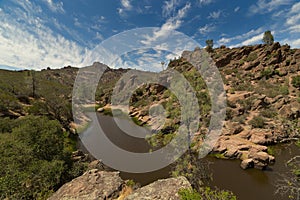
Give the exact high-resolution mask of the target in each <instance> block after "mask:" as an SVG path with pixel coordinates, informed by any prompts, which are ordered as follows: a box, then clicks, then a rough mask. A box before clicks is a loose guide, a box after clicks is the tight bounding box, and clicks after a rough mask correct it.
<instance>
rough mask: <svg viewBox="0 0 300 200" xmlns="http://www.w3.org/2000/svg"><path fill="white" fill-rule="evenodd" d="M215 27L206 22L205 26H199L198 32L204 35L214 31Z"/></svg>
mask: <svg viewBox="0 0 300 200" xmlns="http://www.w3.org/2000/svg"><path fill="white" fill-rule="evenodd" d="M215 28H216V27H215V26H214V25H213V24H206V25H205V26H203V27H200V28H199V32H200V33H201V34H202V35H206V34H208V33H210V32H212V31H214V30H215Z"/></svg>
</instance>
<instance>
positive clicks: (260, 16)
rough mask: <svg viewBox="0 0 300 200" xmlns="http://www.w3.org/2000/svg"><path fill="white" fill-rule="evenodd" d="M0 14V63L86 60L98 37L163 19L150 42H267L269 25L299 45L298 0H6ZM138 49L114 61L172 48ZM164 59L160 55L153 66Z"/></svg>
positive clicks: (33, 65) (36, 65)
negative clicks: (176, 36)
mask: <svg viewBox="0 0 300 200" xmlns="http://www.w3.org/2000/svg"><path fill="white" fill-rule="evenodd" d="M0 19H1V23H0V52H1V54H0V66H12V67H17V68H30V69H43V68H46V67H48V66H49V67H51V68H61V67H63V66H66V65H72V66H78V67H80V66H85V65H88V64H91V63H89V62H93V61H101V59H102V58H99V57H101V55H100V54H98V55H96V56H95V55H94V54H93V53H91V52H93V50H94V48H95V47H97V45H99V44H101V42H103V41H105V40H107V39H109V38H111V37H112V36H114V35H116V34H119V33H122V32H123V31H127V30H132V29H135V28H143V27H157V29H155V31H154V32H153V36H152V38H151V40H148V42H153V41H154V40H155V39H157V37H164V36H165V37H166V36H168V34H169V32H170V31H178V32H181V33H183V34H185V35H187V36H188V37H190V38H192V39H193V40H195V41H196V42H197V43H199V44H200V45H201V46H205V40H207V39H213V40H214V44H215V46H219V45H223V44H224V45H226V46H228V47H236V46H243V45H252V44H257V43H261V39H262V35H263V33H264V31H266V30H271V31H272V33H273V35H274V37H275V40H276V41H279V42H280V43H282V44H285V43H288V44H290V45H291V46H292V47H294V48H299V47H300V37H299V35H300V2H299V1H298V0H249V1H241V0H240V1H238V0H226V1H225V0H190V1H186V0H185V1H184V0H165V1H163V0H73V1H71V0H0ZM148 36H149V35H148ZM149 37H150V36H149ZM140 39H141V40H142V39H143V38H142V37H140ZM144 39H145V38H144ZM148 39H149V38H148ZM173 42H174V41H173ZM191 48H192V47H191ZM193 48H194V47H193ZM137 52H140V53H142V54H143V55H144V54H145V53H146V54H147V55H148V58H147V59H146V58H145V57H144V58H143V59H144V60H142V61H141V60H140V62H135V61H132V60H131V61H130V62H129V61H128V60H127V62H126V61H125V58H127V59H128V57H131V59H132V58H135V59H137V57H141V56H137ZM128 54H130V53H128ZM150 54H151V56H149V55H150ZM132 55H134V56H128V55H127V56H126V55H124V56H122V58H121V59H120V60H119V61H117V62H116V63H115V66H113V67H136V66H134V65H143V64H144V65H145V63H153V62H154V61H155V60H157V58H156V57H155V56H157V57H159V59H160V60H168V59H170V58H172V56H174V55H173V54H168V53H166V51H164V50H162V51H157V50H154V51H153V49H150V50H148V51H145V50H143V51H135V52H134V53H132ZM176 55H177V54H176ZM87 57H88V58H89V59H87ZM129 60H130V59H129ZM159 66H160V62H156V63H155V65H154V66H153V68H155V69H156V68H157V69H158V68H159ZM160 67H161V66H160ZM149 68H151V67H149Z"/></svg>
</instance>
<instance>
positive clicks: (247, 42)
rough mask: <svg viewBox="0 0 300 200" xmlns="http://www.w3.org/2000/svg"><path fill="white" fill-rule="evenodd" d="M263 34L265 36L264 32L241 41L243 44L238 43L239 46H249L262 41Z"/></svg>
mask: <svg viewBox="0 0 300 200" xmlns="http://www.w3.org/2000/svg"><path fill="white" fill-rule="evenodd" d="M263 36H264V33H261V34H259V35H255V36H253V37H251V38H249V39H247V40H245V41H243V42H242V43H241V45H238V46H247V45H252V44H256V43H258V42H260V41H262V38H263Z"/></svg>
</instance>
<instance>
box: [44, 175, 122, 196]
mask: <svg viewBox="0 0 300 200" xmlns="http://www.w3.org/2000/svg"><path fill="white" fill-rule="evenodd" d="M123 186H124V181H123V180H122V179H121V178H120V176H119V172H105V171H99V170H97V169H93V170H90V171H88V172H86V173H85V174H83V175H82V176H80V177H78V178H76V179H74V180H72V181H71V182H69V183H66V184H65V185H63V186H62V187H61V188H60V189H59V190H58V191H57V192H56V193H55V194H54V195H53V196H51V197H50V198H49V199H48V200H58V199H59V200H96V199H97V200H101V199H116V198H117V197H118V196H119V193H120V191H121V190H122V188H123Z"/></svg>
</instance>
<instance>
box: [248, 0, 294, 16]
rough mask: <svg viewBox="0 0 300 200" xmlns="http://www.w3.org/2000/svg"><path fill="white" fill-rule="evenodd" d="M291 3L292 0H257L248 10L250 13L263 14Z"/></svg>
mask: <svg viewBox="0 0 300 200" xmlns="http://www.w3.org/2000/svg"><path fill="white" fill-rule="evenodd" d="M291 3H292V0H258V1H257V2H256V4H254V5H252V6H250V8H249V11H250V13H251V14H264V13H269V12H272V11H274V10H276V9H278V8H279V7H280V6H285V5H290V4H291Z"/></svg>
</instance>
